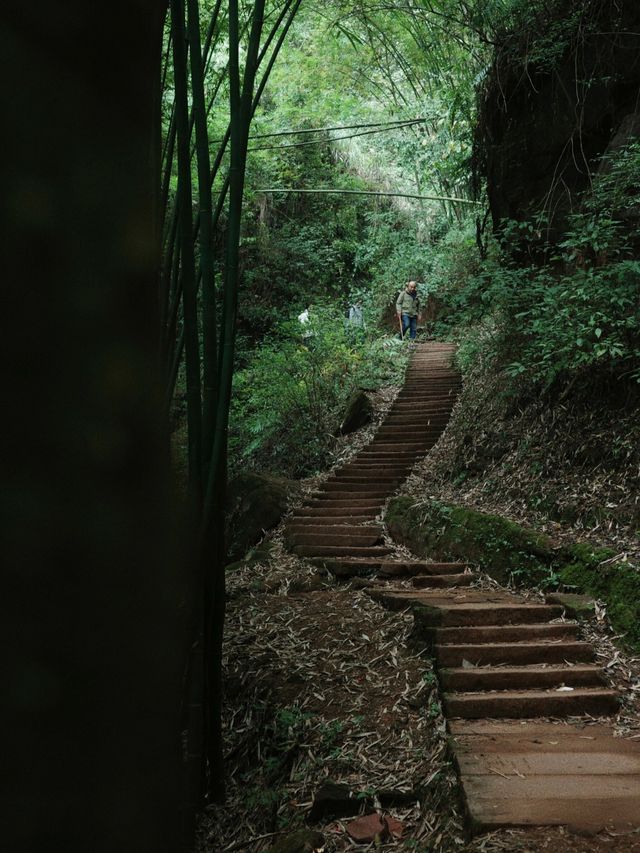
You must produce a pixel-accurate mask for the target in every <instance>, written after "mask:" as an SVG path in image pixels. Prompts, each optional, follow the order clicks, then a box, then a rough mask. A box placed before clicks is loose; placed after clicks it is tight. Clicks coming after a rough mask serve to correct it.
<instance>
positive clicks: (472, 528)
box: [386, 497, 557, 583]
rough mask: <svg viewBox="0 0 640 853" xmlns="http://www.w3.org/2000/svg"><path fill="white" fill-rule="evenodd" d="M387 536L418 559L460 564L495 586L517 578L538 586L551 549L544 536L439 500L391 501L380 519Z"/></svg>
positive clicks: (549, 561) (547, 567)
mask: <svg viewBox="0 0 640 853" xmlns="http://www.w3.org/2000/svg"><path fill="white" fill-rule="evenodd" d="M386 522H387V526H388V528H389V532H390V533H391V535H392V536H393V537H394V539H396V540H397V541H399V542H402V543H403V544H404V545H406V546H407V547H409V548H411V550H412V551H414V553H416V554H419V555H420V556H425V557H430V558H433V559H438V560H450V559H453V560H464V561H465V562H469V563H473V564H474V565H477V566H479V567H480V568H482V569H483V570H484V571H486V572H487V574H489V575H491V576H492V577H494V578H495V579H496V580H497V581H499V582H500V583H507V582H508V581H509V580H511V579H513V578H518V577H525V576H526V578H527V580H528V582H532V583H541V582H544V581H545V580H546V579H547V578H548V577H549V575H550V572H551V571H552V566H553V563H554V560H555V558H556V554H557V552H556V550H555V549H554V548H553V546H552V544H551V541H550V540H549V539H548V537H546V536H544V535H543V534H541V533H538V532H536V531H534V530H528V529H526V528H524V527H520V526H519V525H517V524H514V523H513V522H511V521H507V520H506V519H504V518H501V517H500V516H496V515H489V514H487V513H483V512H477V511H475V510H472V509H467V508H466V507H461V506H450V505H446V504H443V503H440V502H439V501H428V502H427V503H424V504H423V503H421V504H420V505H419V506H415V501H414V500H413V499H412V498H407V497H400V498H394V499H393V500H392V501H391V502H390V504H389V509H388V511H387V516H386Z"/></svg>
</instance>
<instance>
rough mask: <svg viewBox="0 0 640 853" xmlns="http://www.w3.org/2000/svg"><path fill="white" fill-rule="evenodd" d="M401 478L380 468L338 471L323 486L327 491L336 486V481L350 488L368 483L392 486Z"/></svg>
mask: <svg viewBox="0 0 640 853" xmlns="http://www.w3.org/2000/svg"><path fill="white" fill-rule="evenodd" d="M401 479H402V475H400V474H397V473H395V472H394V473H392V474H389V473H386V472H384V471H382V470H381V469H380V468H378V469H374V470H369V471H363V472H356V473H344V472H340V473H339V474H336V475H335V477H333V478H332V479H331V480H327V482H326V483H325V486H328V487H329V491H331V490H333V488H334V487H336V488H337V486H336V484H337V483H343V484H344V485H345V486H348V487H349V488H351V486H365V487H366V486H368V485H369V484H370V483H379V484H383V485H385V486H387V485H389V486H394V485H395V484H396V483H397V482H399V481H400V480H401Z"/></svg>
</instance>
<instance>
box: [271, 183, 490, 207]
mask: <svg viewBox="0 0 640 853" xmlns="http://www.w3.org/2000/svg"><path fill="white" fill-rule="evenodd" d="M255 192H257V193H301V194H304V195H368V196H378V197H380V198H384V197H386V196H388V197H392V198H393V197H395V198H416V199H426V200H428V201H455V202H458V204H480V205H481V204H482V202H481V201H471V200H470V199H468V198H455V197H451V196H442V195H417V194H416V193H400V192H383V191H380V192H375V191H372V190H341V189H331V188H328V187H322V188H318V189H295V188H293V187H280V188H278V187H275V188H273V187H272V188H266V189H265V188H261V189H257V190H255Z"/></svg>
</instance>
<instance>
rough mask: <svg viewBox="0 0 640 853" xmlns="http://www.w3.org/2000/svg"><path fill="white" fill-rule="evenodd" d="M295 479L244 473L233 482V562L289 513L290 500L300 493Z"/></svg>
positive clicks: (230, 523)
mask: <svg viewBox="0 0 640 853" xmlns="http://www.w3.org/2000/svg"><path fill="white" fill-rule="evenodd" d="M299 488H300V487H299V484H298V483H297V482H296V481H295V480H287V479H285V478H284V477H276V476H274V475H272V474H255V473H253V472H244V473H242V474H239V475H238V476H237V477H235V478H234V479H233V480H232V481H231V482H230V483H229V489H228V491H227V542H228V543H229V546H228V559H229V561H230V562H234V561H237V560H239V559H241V558H242V557H243V556H244V555H245V553H246V552H247V550H248V549H249V548H250V547H251V546H252V545H255V544H256V543H257V542H258V541H259V540H260V539H262V537H263V535H264V533H265V531H267V530H270V529H271V528H272V527H275V526H276V524H278V522H279V521H280V519H281V518H282V516H283V515H284V513H285V512H286V511H287V507H288V504H289V498H290V497H291V495H292V494H294V493H295V492H297V491H298V489H299Z"/></svg>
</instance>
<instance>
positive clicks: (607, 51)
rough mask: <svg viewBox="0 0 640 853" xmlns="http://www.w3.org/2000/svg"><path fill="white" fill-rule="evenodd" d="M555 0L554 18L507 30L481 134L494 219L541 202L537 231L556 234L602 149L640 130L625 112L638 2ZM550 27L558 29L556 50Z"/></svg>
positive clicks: (638, 56)
mask: <svg viewBox="0 0 640 853" xmlns="http://www.w3.org/2000/svg"><path fill="white" fill-rule="evenodd" d="M551 5H552V7H553V8H554V9H555V14H554V18H555V19H552V20H549V19H548V17H547V19H546V20H542V19H541V20H539V21H536V22H535V28H536V31H535V32H534V30H533V29H531V30H526V29H525V30H521V31H518V32H517V33H516V32H513V33H509V34H506V35H505V36H504V37H503V39H502V41H501V43H500V45H499V47H498V50H497V54H496V58H495V60H494V64H493V67H492V70H491V72H490V74H489V76H488V79H487V82H486V84H485V86H484V90H483V92H482V94H481V98H480V122H479V128H478V133H477V137H476V141H477V155H478V165H479V171H481V172H483V173H484V176H485V177H486V179H487V183H488V194H489V202H490V206H491V213H492V217H493V222H494V226H498V224H499V223H500V221H501V220H503V219H514V220H517V221H523V220H526V219H528V218H529V217H531V216H532V215H534V214H535V213H537V212H538V211H540V210H543V209H544V210H545V211H546V212H547V213H548V215H549V217H550V219H551V228H550V230H549V234H548V235H547V234H543V235H541V236H542V237H543V238H546V237H547V236H548V237H550V238H551V239H552V240H553V239H558V238H559V237H560V236H561V235H562V233H563V226H564V224H565V220H566V216H567V214H568V213H569V212H570V211H571V210H572V208H573V209H575V203H576V198H577V195H578V194H579V193H580V192H581V191H583V190H585V189H587V188H588V187H589V183H590V176H591V174H592V173H593V172H594V168H595V162H596V160H597V158H599V157H601V156H602V155H603V154H604V153H605V151H607V148H608V146H609V145H610V143H611V142H612V141H613V140H614V139H615V138H616V136H618V137H619V134H620V133H621V132H622V134H623V136H624V137H625V140H628V139H629V134H630V133H631V134H632V135H637V131H638V122H637V121H635V122H634V121H632V120H631V119H630V118H629V116H631V115H632V114H633V113H634V112H635V111H636V109H637V98H638V91H639V90H640V51H639V50H638V46H639V42H638V37H637V35H635V33H637V32H638V31H639V30H640V4H636V3H624V4H617V3H614V2H613V0H608V1H607V2H604V3H602V2H595V0H589V2H586V3H585V2H583V0H564V2H557V3H554V4H551ZM578 12H579V13H580V14H579V15H578ZM542 14H543V13H541V15H542ZM572 21H573V23H572ZM552 26H553V27H556V28H558V32H559V33H560V36H559V40H558V43H557V45H556V50H555V52H554V51H553V50H552V47H553V45H552V44H551V41H550V38H549V35H548V33H549V32H550V31H551V27H552ZM545 32H546V33H547V35H546V36H540V33H545ZM563 43H564V47H562V45H563ZM532 44H533V50H532V47H531V46H532ZM536 46H538V50H537V52H536ZM532 57H533V59H532Z"/></svg>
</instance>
